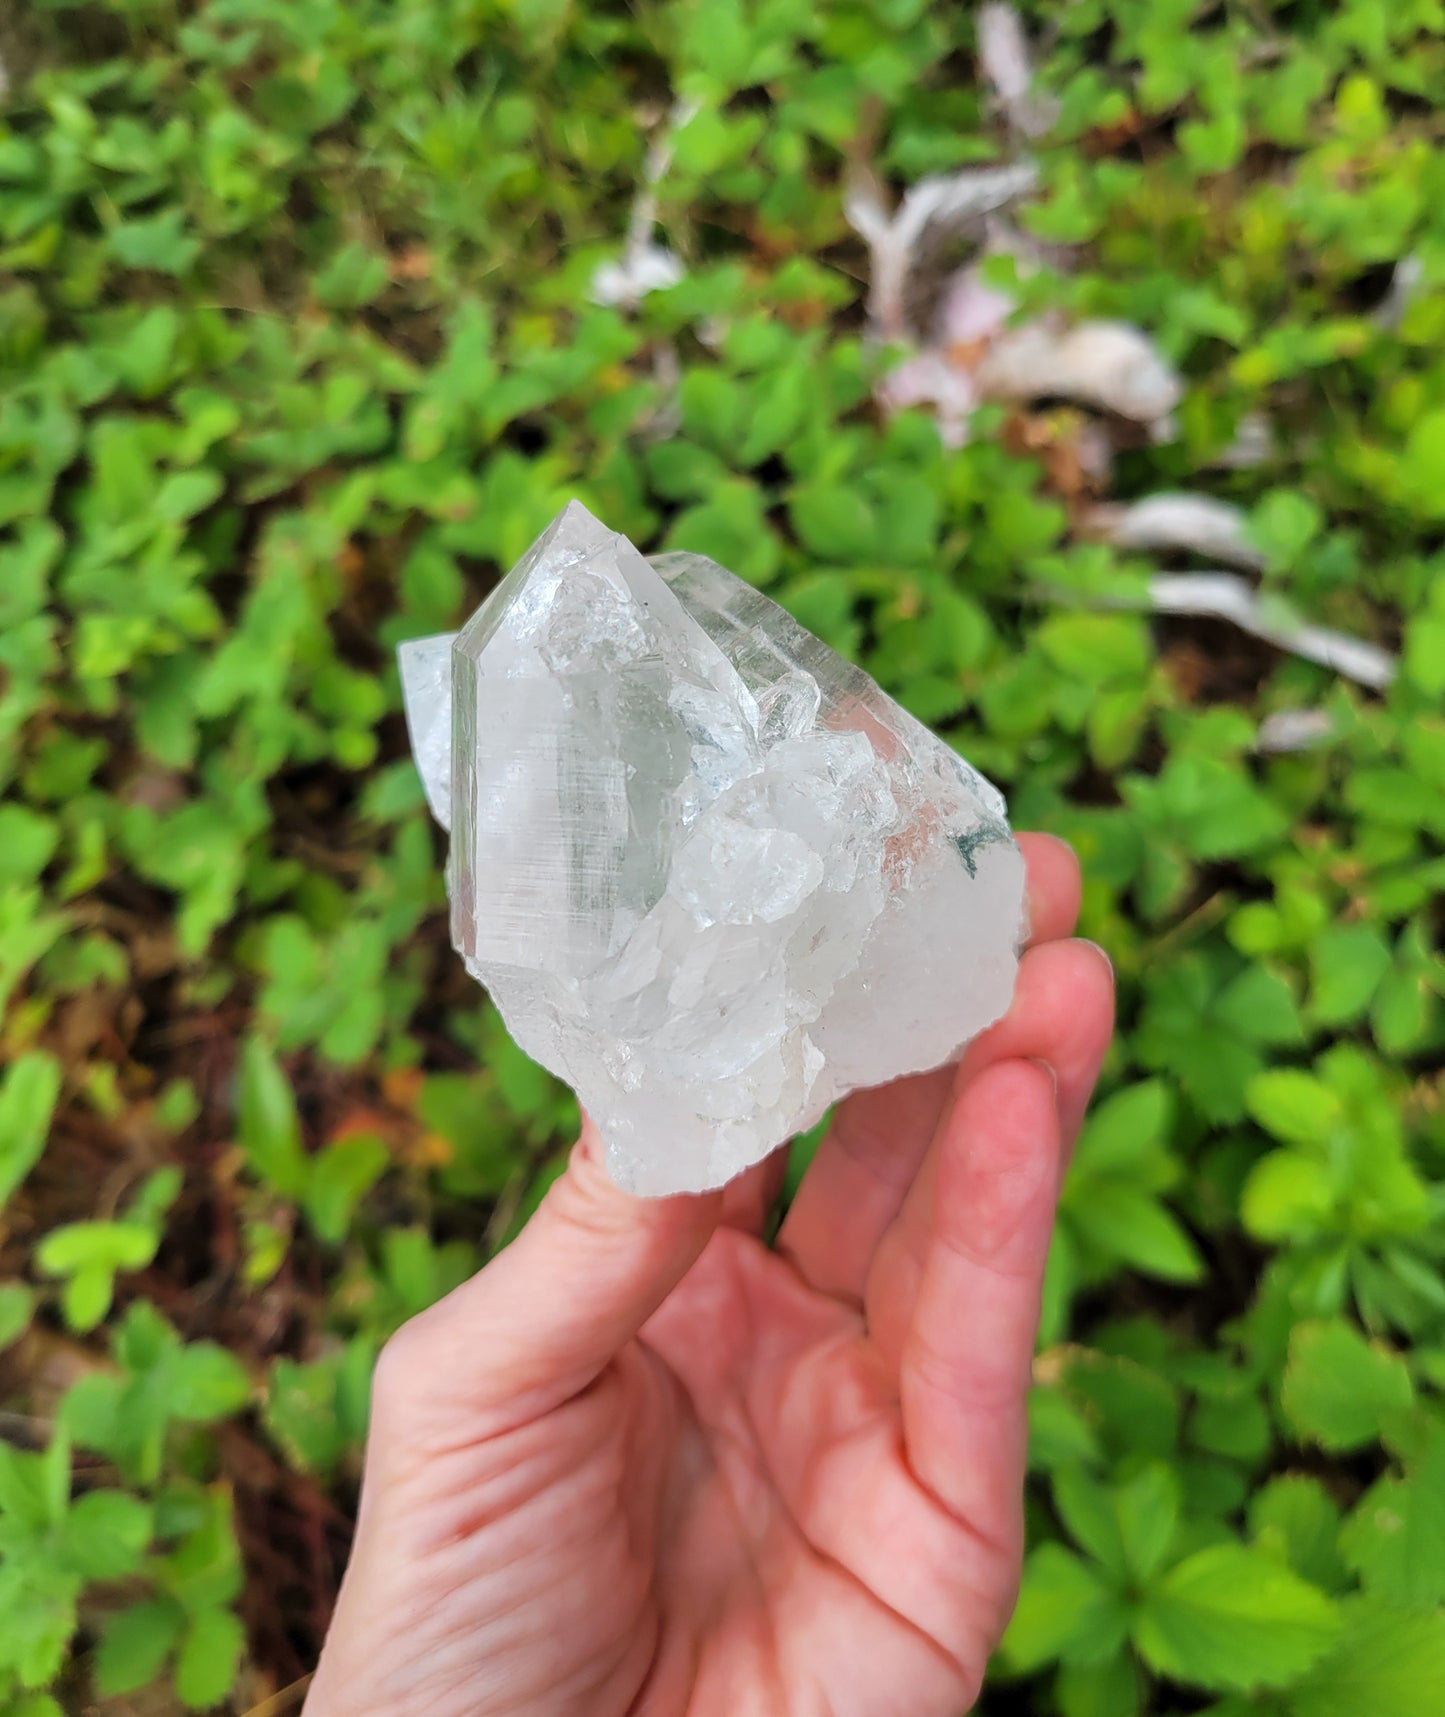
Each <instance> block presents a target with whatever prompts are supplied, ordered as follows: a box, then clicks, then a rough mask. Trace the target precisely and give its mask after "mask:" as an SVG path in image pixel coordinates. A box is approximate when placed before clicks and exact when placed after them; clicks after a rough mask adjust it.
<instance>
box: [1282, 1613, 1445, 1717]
mask: <svg viewBox="0 0 1445 1717" xmlns="http://www.w3.org/2000/svg"><path fill="white" fill-rule="evenodd" d="M1289 1709H1290V1712H1291V1717H1366V1713H1369V1717H1376V1714H1377V1713H1378V1714H1380V1717H1389V1714H1390V1713H1398V1714H1399V1717H1406V1714H1407V1713H1408V1717H1445V1612H1442V1611H1439V1610H1433V1611H1420V1610H1416V1611H1408V1610H1396V1609H1391V1608H1388V1607H1387V1606H1385V1605H1383V1604H1380V1603H1378V1602H1376V1601H1374V1600H1371V1599H1368V1598H1356V1599H1354V1600H1353V1601H1352V1602H1351V1603H1349V1604H1347V1605H1346V1606H1345V1609H1344V1627H1343V1630H1342V1632H1341V1634H1340V1637H1339V1641H1338V1643H1337V1645H1336V1647H1335V1649H1334V1650H1333V1651H1332V1652H1331V1653H1330V1655H1329V1656H1328V1657H1326V1658H1324V1659H1323V1660H1322V1661H1321V1662H1319V1663H1317V1664H1316V1665H1315V1667H1314V1669H1313V1670H1312V1671H1311V1672H1310V1673H1309V1674H1308V1675H1307V1676H1306V1677H1305V1678H1304V1679H1303V1680H1302V1681H1301V1682H1299V1683H1298V1684H1297V1685H1296V1686H1295V1687H1293V1688H1291V1690H1290V1694H1289Z"/></svg>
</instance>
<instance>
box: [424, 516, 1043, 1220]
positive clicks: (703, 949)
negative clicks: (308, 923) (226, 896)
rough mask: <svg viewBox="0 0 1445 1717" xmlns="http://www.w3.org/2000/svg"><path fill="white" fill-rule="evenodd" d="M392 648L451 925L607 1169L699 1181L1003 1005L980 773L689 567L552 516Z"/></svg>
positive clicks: (1018, 862) (993, 820) (917, 1067)
mask: <svg viewBox="0 0 1445 1717" xmlns="http://www.w3.org/2000/svg"><path fill="white" fill-rule="evenodd" d="M400 655H401V673H402V683H403V689H404V694H405V701H406V714H407V722H408V725H409V727H410V730H411V736H412V745H413V749H414V751H415V755H416V761H417V767H418V769H419V770H420V773H421V777H422V782H423V784H424V787H425V790H426V795H427V800H428V803H429V804H430V805H431V808H432V811H433V812H434V814H435V815H436V817H437V818H438V820H439V821H440V822H441V823H443V825H445V826H448V827H449V828H450V829H451V835H452V841H451V856H450V860H449V864H448V885H449V889H450V894H451V927H452V940H453V942H454V944H455V945H456V947H457V950H458V951H459V952H460V953H461V955H462V956H463V958H464V960H465V961H466V965H467V970H468V971H469V972H471V974H472V975H473V976H474V977H475V978H477V979H479V980H480V981H481V982H482V983H484V984H485V985H486V986H487V989H488V990H489V991H490V993H491V995H492V998H493V1000H494V1001H495V1002H496V1004H497V1006H498V1007H499V1008H500V1009H501V1012H502V1016H503V1018H504V1019H505V1020H506V1022H507V1025H508V1028H509V1029H510V1030H511V1033H512V1035H513V1037H514V1038H515V1039H516V1040H517V1042H518V1043H519V1044H520V1045H521V1046H522V1048H523V1049H525V1050H526V1051H527V1052H528V1053H529V1054H530V1055H532V1056H533V1057H535V1059H536V1060H538V1061H539V1062H541V1063H542V1064H543V1066H545V1067H548V1068H550V1069H551V1070H552V1071H553V1072H554V1073H557V1074H558V1075H560V1076H561V1077H562V1078H563V1079H565V1080H567V1081H568V1083H569V1084H571V1085H572V1086H573V1087H574V1089H575V1090H576V1092H577V1094H578V1097H579V1098H580V1099H581V1102H582V1104H583V1106H584V1107H585V1108H586V1109H587V1111H588V1112H589V1113H590V1114H591V1116H592V1118H593V1120H594V1121H595V1122H596V1124H597V1127H598V1130H599V1132H600V1133H601V1136H602V1138H603V1140H604V1141H605V1144H606V1147H607V1164H608V1168H609V1170H610V1172H611V1174H612V1177H613V1178H614V1180H616V1181H617V1183H618V1184H619V1185H620V1186H623V1187H626V1188H628V1189H629V1190H632V1191H635V1192H639V1193H646V1194H663V1193H673V1192H683V1191H699V1190H702V1189H703V1188H706V1187H714V1186H720V1185H722V1184H723V1183H724V1182H725V1181H727V1180H729V1179H731V1178H732V1177H733V1176H734V1175H736V1174H738V1173H740V1172H741V1171H742V1170H743V1169H745V1168H747V1167H748V1166H749V1165H751V1164H753V1163H755V1162H758V1161H760V1160H761V1159H762V1158H763V1157H765V1156H766V1155H767V1154H768V1153H769V1152H770V1151H772V1150H773V1149H774V1148H775V1147H776V1146H778V1145H780V1144H782V1143H783V1142H784V1141H785V1140H786V1139H788V1138H790V1137H791V1136H792V1135H793V1134H794V1133H797V1132H799V1131H801V1130H803V1129H804V1128H807V1127H809V1126H811V1125H812V1124H813V1122H814V1121H816V1120H817V1119H818V1118H819V1117H820V1116H821V1115H822V1114H823V1112H824V1111H825V1110H826V1109H827V1108H828V1106H829V1105H830V1104H831V1103H833V1102H834V1101H836V1100H837V1099H838V1098H839V1097H841V1096H843V1095H844V1093H846V1092H848V1091H851V1090H853V1089H855V1088H856V1087H858V1086H863V1085H876V1084H880V1083H882V1082H883V1081H885V1080H889V1079H895V1078H898V1077H899V1076H900V1075H903V1074H906V1073H913V1072H918V1071H921V1070H923V1069H925V1068H930V1067H936V1066H938V1065H939V1064H941V1063H943V1062H945V1061H947V1060H949V1059H950V1058H951V1057H952V1056H954V1055H955V1054H956V1053H957V1052H958V1051H959V1049H960V1048H961V1047H962V1046H963V1045H964V1044H965V1043H967V1042H968V1040H969V1039H970V1038H972V1037H973V1036H974V1035H975V1034H976V1033H978V1032H979V1031H981V1030H982V1029H983V1028H984V1027H985V1026H987V1025H989V1024H990V1023H991V1022H992V1021H993V1020H995V1019H997V1018H998V1017H999V1016H1000V1015H1001V1014H1002V1013H1003V1012H1004V1010H1005V1008H1006V1007H1007V1006H1008V1002H1009V997H1010V995H1011V994H1012V990H1013V980H1014V974H1015V970H1016V968H1017V963H1018V948H1019V946H1020V943H1021V941H1022V938H1023V934H1024V930H1025V923H1024V912H1025V909H1024V866H1023V858H1022V855H1021V854H1020V852H1019V849H1018V847H1017V846H1016V845H1015V843H1014V840H1013V837H1012V836H1011V834H1010V833H1009V828H1008V823H1007V821H1006V816H1005V806H1004V801H1003V799H1002V797H1001V796H1000V794H999V793H998V791H997V789H995V788H994V787H993V786H991V785H990V784H989V783H988V782H987V781H985V780H984V779H983V777H982V776H980V775H979V774H978V773H977V772H976V771H975V770H973V769H971V768H970V767H969V766H968V764H966V763H965V762H964V761H963V760H962V759H961V758H960V757H958V756H957V754H956V753H955V752H953V751H952V750H951V749H950V748H949V747H948V746H947V745H945V744H944V743H943V741H942V740H940V739H938V738H937V737H936V736H935V735H934V734H932V733H930V732H929V731H928V729H927V728H925V727H923V726H922V725H921V724H920V723H919V722H917V721H915V720H914V719H913V717H912V716H910V715H909V714H907V712H906V711H905V710H903V709H901V708H900V707H899V706H898V705H897V704H896V703H894V702H893V700H892V699H891V698H889V697H887V696H886V695H885V694H884V693H883V692H882V691H881V690H880V689H879V688H878V687H877V686H876V685H875V684H874V683H873V681H872V680H871V679H869V678H868V676H867V675H866V674H864V673H863V672H862V671H861V670H860V669H858V668H855V667H853V666H852V665H851V664H849V663H848V662H845V661H844V660H843V659H842V658H841V657H840V656H838V655H836V654H835V653H834V652H833V651H832V650H830V649H829V648H828V646H827V645H826V644H824V643H823V642H822V641H821V640H820V639H818V638H815V637H814V636H813V635H812V634H811V633H809V632H807V631H805V630H804V629H803V627H801V626H800V625H799V624H798V623H797V622H796V621H795V620H794V619H792V617H791V616H790V615H788V614H787V613H786V612H785V611H784V610H783V609H781V608H780V607H778V605H777V604H776V603H775V602H772V601H770V600H769V599H768V598H767V597H766V596H763V595H762V594H760V593H759V592H758V591H756V590H754V589H753V588H752V587H751V586H750V585H748V584H745V583H744V582H743V581H742V580H741V579H739V578H735V577H734V576H733V574H732V573H730V572H728V571H726V570H725V569H724V568H723V567H721V566H719V565H718V564H717V563H716V562H715V561H711V560H708V559H706V558H705V557H704V556H702V555H696V554H666V555H659V556H655V557H654V558H653V559H651V560H646V559H644V558H643V556H642V555H641V554H640V553H639V552H638V550H637V549H636V548H634V547H633V545H632V544H631V543H630V542H629V541H628V540H627V538H626V537H623V536H619V535H617V534H616V533H615V532H612V531H609V530H608V529H607V528H606V527H605V526H604V525H602V524H600V523H599V522H598V520H596V519H594V518H593V517H592V515H591V514H590V513H589V512H588V511H587V510H586V508H584V507H582V506H581V505H579V504H578V503H576V502H573V503H572V504H571V505H570V506H568V507H567V508H566V509H565V510H564V511H563V512H562V513H561V514H559V516H558V517H557V518H556V519H555V520H554V521H553V522H552V524H551V525H550V526H549V527H548V528H547V530H546V531H544V532H543V534H542V535H541V536H540V537H539V538H538V539H537V541H536V542H535V543H534V544H533V545H532V547H531V548H530V549H528V551H527V553H526V554H525V555H523V557H522V559H521V560H520V561H519V562H518V563H517V565H516V567H515V568H514V569H513V570H512V572H511V573H510V574H509V575H508V576H507V577H506V578H505V579H504V580H503V581H502V583H501V584H500V585H499V586H498V587H497V589H496V590H495V591H494V592H493V593H492V595H491V596H490V597H489V598H488V600H487V601H486V602H485V603H484V604H483V605H482V607H481V608H480V609H479V610H478V611H477V613H476V614H474V615H473V616H472V618H471V620H470V621H468V623H467V624H466V626H464V627H463V628H462V630H461V632H459V633H458V634H456V635H455V637H444V638H424V639H420V640H418V641H417V642H415V643H412V644H404V645H403V646H402V648H401V653H400Z"/></svg>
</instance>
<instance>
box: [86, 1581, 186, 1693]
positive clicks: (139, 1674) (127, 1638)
mask: <svg viewBox="0 0 1445 1717" xmlns="http://www.w3.org/2000/svg"><path fill="white" fill-rule="evenodd" d="M184 1625H185V1611H184V1610H182V1609H181V1607H180V1605H179V1604H177V1603H176V1602H175V1601H174V1600H173V1599H170V1598H149V1599H146V1600H145V1601H144V1602H142V1603H139V1604H131V1605H130V1606H129V1608H127V1609H124V1610H117V1611H116V1613H115V1614H114V1615H113V1616H110V1617H108V1618H107V1620H106V1622H105V1626H104V1628H103V1629H102V1632H101V1636H100V1645H99V1647H98V1648H97V1650H96V1654H95V1685H96V1691H97V1692H98V1693H99V1694H100V1696H101V1698H103V1699H113V1698H115V1697H116V1696H117V1695H119V1694H122V1693H133V1692H134V1691H135V1690H136V1688H138V1687H144V1686H145V1685H146V1683H147V1682H149V1681H154V1680H155V1678H156V1676H158V1675H159V1674H160V1672H161V1669H162V1667H163V1666H164V1664H165V1661H166V1659H167V1658H168V1657H169V1656H170V1654H171V1652H172V1651H173V1650H174V1648H175V1645H176V1642H177V1640H178V1639H179V1638H180V1636H181V1629H182V1627H183V1626H184Z"/></svg>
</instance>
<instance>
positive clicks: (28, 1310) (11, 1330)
mask: <svg viewBox="0 0 1445 1717" xmlns="http://www.w3.org/2000/svg"><path fill="white" fill-rule="evenodd" d="M34 1310H35V1295H34V1294H33V1293H32V1291H31V1290H30V1289H29V1288H27V1287H25V1286H24V1284H23V1283H21V1282H0V1353H3V1352H4V1351H5V1349H6V1348H7V1347H9V1346H11V1345H12V1344H13V1343H14V1342H16V1341H18V1340H19V1339H20V1337H21V1336H22V1335H24V1334H25V1331H26V1330H27V1329H28V1328H29V1327H30V1318H31V1315H32V1313H33V1312H34Z"/></svg>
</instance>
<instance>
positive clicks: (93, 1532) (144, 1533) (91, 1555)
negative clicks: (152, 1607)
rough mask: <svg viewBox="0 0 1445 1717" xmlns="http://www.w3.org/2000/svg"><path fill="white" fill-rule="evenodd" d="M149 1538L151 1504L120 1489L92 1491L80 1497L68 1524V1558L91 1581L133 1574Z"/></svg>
mask: <svg viewBox="0 0 1445 1717" xmlns="http://www.w3.org/2000/svg"><path fill="white" fill-rule="evenodd" d="M150 1539H151V1510H150V1507H149V1505H148V1504H146V1503H144V1502H142V1501H141V1499H140V1498H139V1497H135V1496H128V1495H127V1494H126V1493H125V1492H124V1491H119V1490H93V1491H88V1492H87V1493H86V1494H85V1495H84V1496H80V1497H77V1498H76V1500H75V1502H74V1503H73V1504H72V1505H71V1509H70V1514H69V1517H68V1519H67V1520H66V1523H65V1549H66V1556H67V1559H68V1561H69V1563H70V1566H71V1567H73V1568H74V1569H75V1570H76V1572H77V1573H79V1574H84V1575H85V1577H86V1579H88V1580H120V1579H124V1578H125V1576H126V1575H128V1574H134V1573H135V1571H136V1570H137V1569H138V1568H139V1567H140V1564H141V1558H142V1557H143V1555H144V1554H145V1550H146V1546H147V1545H148V1544H149V1543H150Z"/></svg>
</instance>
